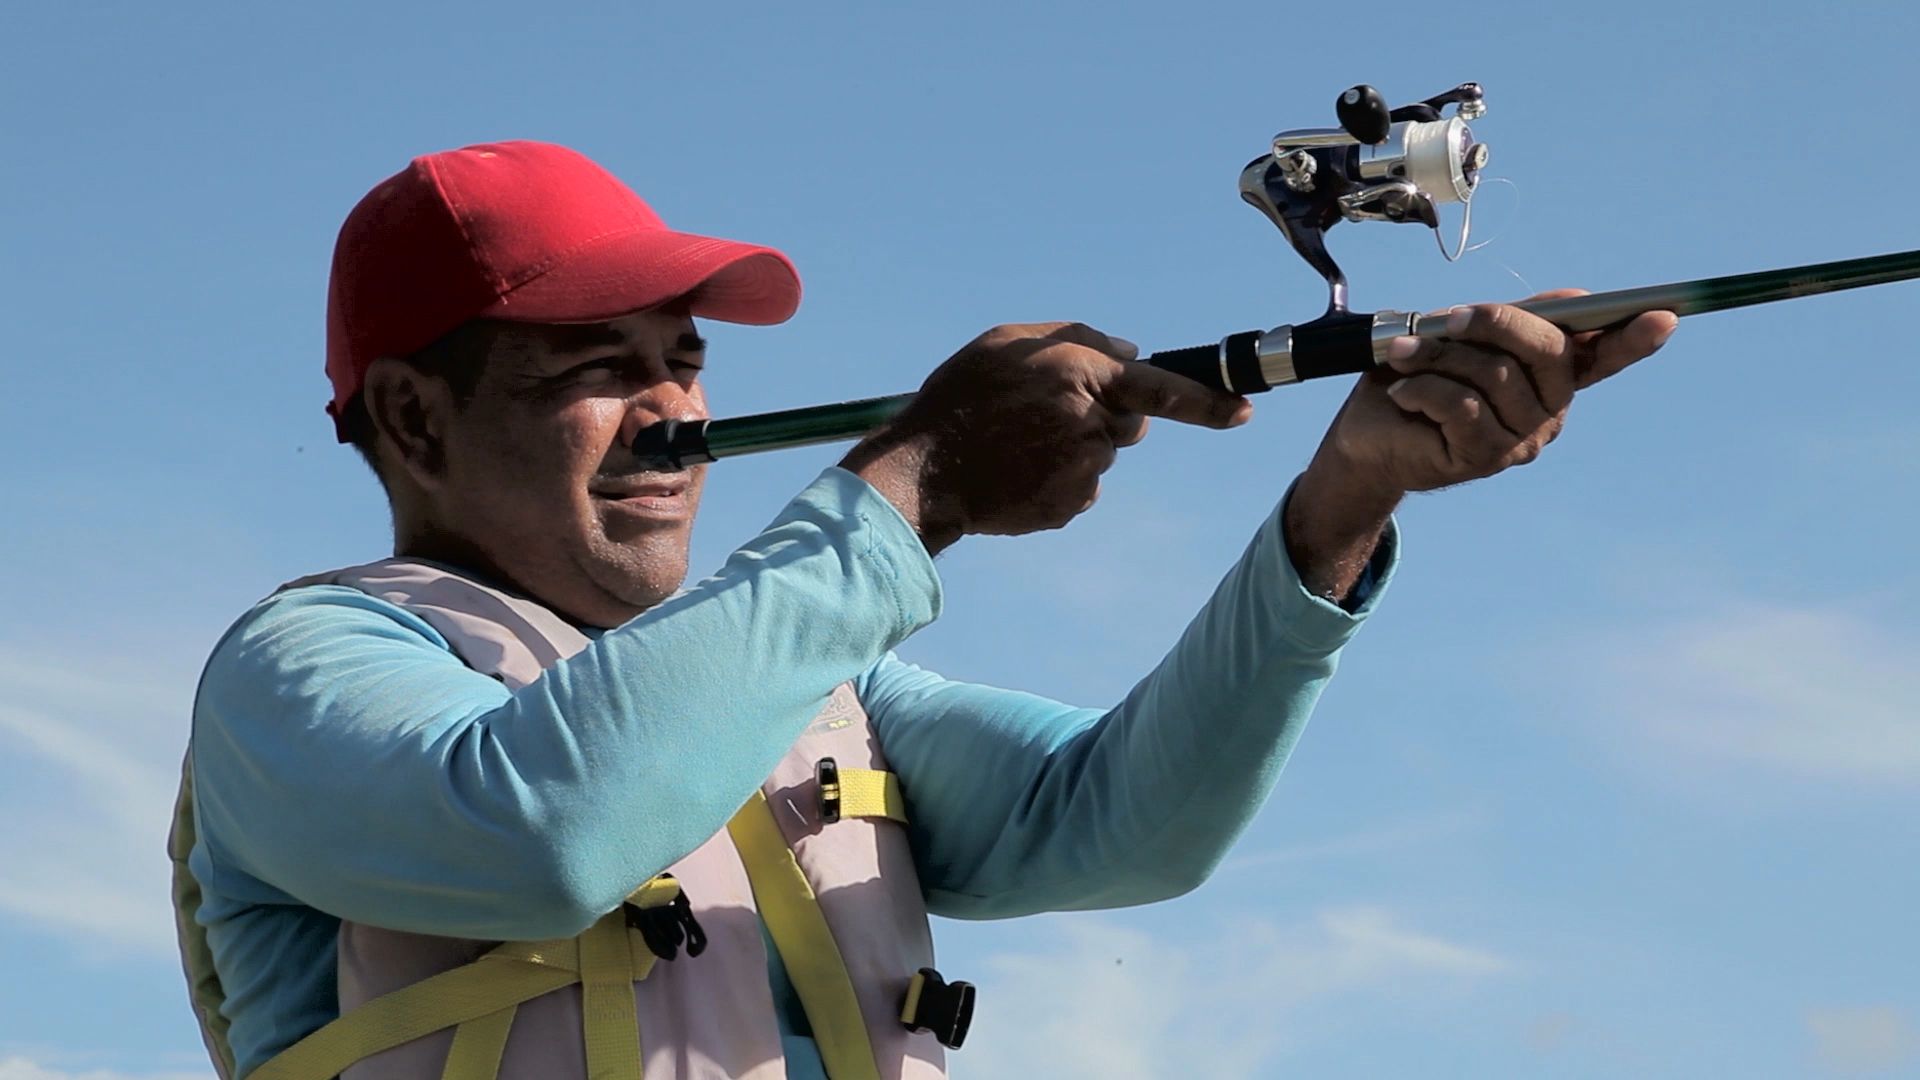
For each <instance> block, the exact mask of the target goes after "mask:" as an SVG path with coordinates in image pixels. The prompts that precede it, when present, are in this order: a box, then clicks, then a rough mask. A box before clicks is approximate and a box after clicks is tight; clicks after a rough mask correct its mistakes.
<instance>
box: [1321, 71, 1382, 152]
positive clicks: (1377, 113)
mask: <svg viewBox="0 0 1920 1080" xmlns="http://www.w3.org/2000/svg"><path fill="white" fill-rule="evenodd" d="M1333 112H1334V115H1336V116H1338V117H1339V118H1340V126H1341V127H1342V128H1344V129H1345V130H1346V132H1347V134H1349V135H1351V136H1353V137H1354V138H1356V139H1359V140H1360V141H1361V142H1363V143H1365V144H1366V145H1368V146H1377V145H1379V144H1380V143H1383V142H1386V141H1387V132H1388V131H1389V130H1390V129H1391V128H1392V127H1393V119H1392V116H1391V110H1389V109H1388V108H1387V100H1386V99H1385V98H1383V97H1381V96H1380V91H1378V90H1375V89H1374V88H1373V87H1371V86H1368V85H1367V84H1365V83H1361V84H1360V85H1359V86H1356V87H1354V88H1353V89H1351V90H1348V91H1347V92H1346V93H1344V94H1341V95H1340V100H1338V101H1336V102H1334V103H1333Z"/></svg>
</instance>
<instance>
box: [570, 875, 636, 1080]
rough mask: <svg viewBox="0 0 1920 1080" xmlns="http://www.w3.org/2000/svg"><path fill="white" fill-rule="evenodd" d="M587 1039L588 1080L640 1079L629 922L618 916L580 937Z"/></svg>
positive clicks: (583, 1025) (621, 913)
mask: <svg viewBox="0 0 1920 1080" xmlns="http://www.w3.org/2000/svg"><path fill="white" fill-rule="evenodd" d="M579 940H580V1020H581V1031H580V1034H581V1037H582V1038H584V1039H585V1040H586V1044H587V1080H640V1020H639V1016H638V1015H637V1013H636V1010H635V1007H634V1001H633V980H634V978H635V975H634V971H633V953H632V950H631V949H630V948H629V947H628V945H627V917H626V913H625V912H624V911H614V912H613V913H612V914H610V915H607V916H605V917H603V918H602V919H601V920H600V921H599V922H597V923H594V924H593V925H592V926H590V927H588V928H587V932H586V933H584V934H581V935H580V939H579Z"/></svg>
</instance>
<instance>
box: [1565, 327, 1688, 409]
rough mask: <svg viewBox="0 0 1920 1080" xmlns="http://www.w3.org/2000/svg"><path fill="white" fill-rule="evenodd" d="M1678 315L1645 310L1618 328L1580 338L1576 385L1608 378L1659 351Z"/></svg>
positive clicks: (1670, 332) (1576, 360)
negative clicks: (1642, 313)
mask: <svg viewBox="0 0 1920 1080" xmlns="http://www.w3.org/2000/svg"><path fill="white" fill-rule="evenodd" d="M1679 326H1680V319H1679V317H1678V316H1676V315H1675V314H1674V313H1673V312H1671V311H1649V312H1647V313H1646V314H1644V315H1641V316H1640V317H1639V318H1636V319H1634V320H1633V321H1632V322H1630V323H1628V324H1627V325H1625V326H1623V327H1621V328H1620V329H1618V330H1609V331H1607V332H1606V333H1604V334H1599V335H1597V336H1595V337H1593V338H1592V339H1591V340H1587V341H1583V342H1581V344H1580V347H1579V349H1578V350H1577V355H1576V357H1575V364H1576V367H1577V369H1578V379H1579V384H1578V385H1579V388H1580V389H1582V390H1585V389H1586V388H1587V387H1589V386H1592V385H1593V384H1594V383H1597V382H1600V381H1601V380H1603V379H1610V378H1612V377H1613V376H1615V375H1618V374H1620V373H1621V372H1622V371H1625V370H1626V369H1627V368H1629V367H1632V366H1633V365H1634V364H1637V363H1639V362H1640V361H1641V360H1644V359H1646V358H1647V357H1649V356H1652V355H1653V354H1654V353H1656V352H1659V351H1660V347H1661V346H1662V345H1665V344H1666V343H1667V339H1668V338H1670V337H1672V336H1673V332H1674V330H1676V329H1677V328H1678V327H1679Z"/></svg>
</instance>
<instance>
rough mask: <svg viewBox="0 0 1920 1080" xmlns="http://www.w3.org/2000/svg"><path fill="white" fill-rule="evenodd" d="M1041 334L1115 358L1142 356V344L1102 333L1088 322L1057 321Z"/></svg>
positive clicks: (1123, 358)
mask: <svg viewBox="0 0 1920 1080" xmlns="http://www.w3.org/2000/svg"><path fill="white" fill-rule="evenodd" d="M1040 336H1041V337H1048V338H1052V339H1054V340H1055V341H1065V342H1070V343H1072V344H1074V345H1084V346H1086V347H1087V348H1089V349H1095V350H1098V351H1100V352H1103V353H1106V354H1107V355H1108V356H1111V357H1113V358H1114V359H1115V360H1134V359H1138V358H1139V356H1140V346H1138V345H1135V344H1134V343H1133V342H1131V341H1128V340H1127V339H1126V338H1118V337H1114V336H1112V335H1111V334H1104V333H1101V332H1100V331H1098V330H1095V329H1094V328H1093V327H1091V326H1088V325H1087V324H1086V323H1077V322H1075V323H1057V324H1055V325H1054V326H1053V327H1052V328H1051V329H1049V330H1047V331H1046V332H1045V333H1043V334H1041V335H1040Z"/></svg>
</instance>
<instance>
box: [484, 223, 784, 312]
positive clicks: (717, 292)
mask: <svg viewBox="0 0 1920 1080" xmlns="http://www.w3.org/2000/svg"><path fill="white" fill-rule="evenodd" d="M681 298H685V299H687V300H688V301H689V303H690V306H691V309H692V313H693V314H694V315H696V316H699V317H701V318H706V319H717V320H719V321H721V322H733V323H748V324H751V325H756V326H767V325H771V324H773V323H779V322H785V321H786V320H787V319H789V318H791V317H792V316H793V313H794V311H796V310H797V309H798V308H799V307H800V275H799V273H798V272H797V271H795V270H794V268H793V263H792V262H790V261H789V260H788V259H787V257H786V256H785V255H782V254H781V253H779V252H778V251H775V250H774V249H772V248H769V247H761V246H759V245H757V244H743V243H740V242H739V241H737V240H721V239H717V238H715V237H711V236H695V235H693V234H692V233H680V232H672V231H669V230H666V229H642V230H635V231H633V232H627V233H617V234H615V235H613V236H609V237H605V238H603V239H601V240H598V241H596V242H594V243H592V244H590V245H587V246H586V247H583V248H577V249H575V250H574V251H571V252H568V253H567V254H565V255H563V256H561V257H560V258H558V259H557V260H555V262H554V263H553V265H551V266H550V267H548V268H547V269H545V270H544V271H542V272H541V273H540V274H539V275H538V276H537V277H533V278H530V279H528V280H527V281H525V282H522V283H519V284H517V285H515V286H514V287H513V288H511V289H509V290H508V291H507V292H506V294H505V295H503V296H502V297H501V298H500V299H499V300H498V301H497V302H496V303H494V304H493V305H492V306H491V307H489V308H488V309H487V310H486V311H484V312H481V314H482V315H485V316H488V317H490V318H496V319H510V320H513V321H515V322H597V321H599V320H602V319H614V318H618V317H620V316H622V315H625V314H628V313H630V312H634V311H639V310H642V309H644V308H651V307H658V306H659V305H661V304H664V303H667V302H668V301H670V300H678V299H681Z"/></svg>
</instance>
